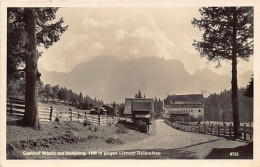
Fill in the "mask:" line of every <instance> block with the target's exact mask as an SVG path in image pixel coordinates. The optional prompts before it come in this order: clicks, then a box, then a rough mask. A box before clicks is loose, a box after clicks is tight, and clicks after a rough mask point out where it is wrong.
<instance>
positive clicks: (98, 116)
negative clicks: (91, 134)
mask: <svg viewBox="0 0 260 167" xmlns="http://www.w3.org/2000/svg"><path fill="white" fill-rule="evenodd" d="M98 125H100V115H98Z"/></svg>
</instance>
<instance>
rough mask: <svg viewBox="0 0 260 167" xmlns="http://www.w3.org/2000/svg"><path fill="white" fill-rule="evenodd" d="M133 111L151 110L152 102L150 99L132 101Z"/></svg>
mask: <svg viewBox="0 0 260 167" xmlns="http://www.w3.org/2000/svg"><path fill="white" fill-rule="evenodd" d="M132 110H133V111H152V103H151V102H150V101H144V102H140V101H139V102H135V101H133V109H132Z"/></svg>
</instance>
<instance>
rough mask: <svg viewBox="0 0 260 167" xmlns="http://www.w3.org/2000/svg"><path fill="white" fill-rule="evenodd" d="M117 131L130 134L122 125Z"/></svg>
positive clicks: (119, 125)
mask: <svg viewBox="0 0 260 167" xmlns="http://www.w3.org/2000/svg"><path fill="white" fill-rule="evenodd" d="M116 131H117V133H128V129H127V128H126V127H125V126H124V125H122V124H118V125H117V130H116Z"/></svg>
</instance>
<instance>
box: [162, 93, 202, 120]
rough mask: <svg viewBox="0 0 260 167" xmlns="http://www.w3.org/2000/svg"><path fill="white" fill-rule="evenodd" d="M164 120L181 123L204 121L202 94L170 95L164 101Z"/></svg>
mask: <svg viewBox="0 0 260 167" xmlns="http://www.w3.org/2000/svg"><path fill="white" fill-rule="evenodd" d="M163 110H164V116H163V117H164V118H168V119H170V120H172V121H173V122H175V121H181V122H193V121H197V122H202V121H204V105H203V95H202V94H187V95H169V96H168V97H167V98H166V99H164V105H163Z"/></svg>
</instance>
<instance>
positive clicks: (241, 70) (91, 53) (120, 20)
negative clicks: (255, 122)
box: [39, 7, 253, 102]
mask: <svg viewBox="0 0 260 167" xmlns="http://www.w3.org/2000/svg"><path fill="white" fill-rule="evenodd" d="M60 17H63V19H64V21H65V24H64V25H69V27H68V30H67V31H66V32H65V33H64V34H63V35H62V36H61V38H60V40H59V41H58V42H57V43H55V44H54V45H53V46H51V47H50V48H49V49H48V50H44V51H43V55H42V57H41V58H40V59H39V68H40V69H42V70H41V71H40V72H42V79H43V82H44V83H50V84H52V85H56V84H59V85H60V86H66V87H67V88H71V89H72V90H74V91H76V92H80V91H81V92H83V94H84V95H90V96H91V97H97V98H99V99H103V100H104V101H108V102H111V101H121V102H122V101H123V100H124V98H125V97H132V96H134V94H135V93H137V92H138V90H139V89H142V90H143V91H145V94H146V95H147V96H148V95H149V96H150V97H155V96H157V97H158V96H159V97H162V98H165V95H166V94H168V93H169V94H173V93H178V94H187V93H200V91H201V90H203V89H205V88H207V91H208V92H210V93H215V92H217V93H218V92H220V91H221V90H224V89H230V86H231V84H230V82H231V62H226V61H222V62H221V65H222V66H221V67H220V68H218V69H216V68H215V67H216V65H217V64H216V63H214V62H208V60H207V59H206V58H201V57H200V55H199V53H198V52H197V51H196V50H195V49H194V47H193V46H192V43H193V40H194V39H196V40H200V39H201V36H202V32H201V31H199V29H198V28H197V27H194V26H193V25H192V24H191V20H192V19H193V18H194V17H195V18H198V19H199V18H200V14H199V12H198V8H192V7H186V8H177V7H159V8H158V7H150V8H140V7H139V8H137V7H131V8H126V7H97V8H94V7H86V8H60V10H59V11H58V13H57V18H60ZM104 57H108V58H107V59H105V58H104ZM109 57H110V58H111V59H113V60H111V61H110V60H109ZM114 58H115V59H114ZM144 58H148V59H144ZM156 58H160V59H156ZM100 59H101V60H100ZM102 60H104V61H107V64H106V63H105V64H104V62H102ZM144 60H147V62H144ZM156 60H157V61H158V62H154V61H156ZM149 61H150V62H149ZM91 63H93V64H92V66H91ZM160 63H161V64H160ZM141 64H142V65H143V66H146V67H147V69H143V68H139V67H140V65H141ZM149 65H150V66H149ZM151 65H152V66H154V67H155V69H156V70H157V71H159V72H158V73H157V71H155V70H154V69H153V68H152V67H151ZM160 65H163V66H162V67H161V66H160ZM174 65H176V66H178V67H179V69H178V68H174V67H173V68H171V66H174ZM82 66H89V67H82ZM110 66H114V67H110ZM123 66H124V67H123ZM134 68H136V69H138V70H139V71H137V70H136V69H134ZM160 68H161V69H162V70H160ZM79 69H81V70H79ZM167 69H169V70H167ZM173 69H174V71H171V70H173ZM86 70H91V72H89V71H86ZM118 70H121V72H120V73H118ZM147 70H148V72H147ZM50 71H52V73H50ZM149 71H150V73H149ZM249 71H250V72H249ZM252 71H253V57H251V58H250V60H249V62H247V61H240V62H239V63H238V77H239V80H238V84H239V86H246V84H247V83H248V82H249V80H250V77H251V76H252ZM124 72H125V73H124ZM115 73H117V75H118V76H114V74H115ZM130 73H131V75H129V74H130ZM132 73H136V74H132ZM138 73H139V74H138ZM63 74H67V75H63ZM80 74H82V75H80ZM97 75H99V76H97ZM173 75H176V76H173ZM180 75H184V76H186V78H185V77H183V76H180ZM202 75H205V76H204V78H203V76H202ZM100 76H101V77H100ZM206 76H207V78H205V77H206ZM67 77H70V78H67ZM82 77H84V78H82ZM127 77H128V78H127ZM154 77H158V78H161V80H160V81H157V80H154ZM201 77H202V78H201ZM241 78H242V79H241ZM73 79H74V81H72V80H73ZM218 79H219V80H220V82H222V83H219V84H215V83H217V82H218ZM127 80H129V82H126V81H127ZM133 81H134V82H133ZM181 82H184V83H186V84H183V83H181ZM204 82H206V83H204ZM179 83H181V84H179ZM240 83H243V84H240ZM169 84H172V85H169ZM207 84H211V85H207ZM185 86H186V87H185Z"/></svg>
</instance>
